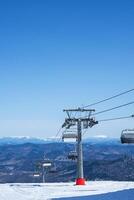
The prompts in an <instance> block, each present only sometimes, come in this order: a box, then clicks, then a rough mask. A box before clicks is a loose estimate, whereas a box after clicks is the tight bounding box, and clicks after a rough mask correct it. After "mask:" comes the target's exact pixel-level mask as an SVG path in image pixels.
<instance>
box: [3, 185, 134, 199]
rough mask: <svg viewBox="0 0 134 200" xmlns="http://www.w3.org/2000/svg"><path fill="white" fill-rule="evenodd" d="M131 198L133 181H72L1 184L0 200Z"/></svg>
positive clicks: (133, 186) (133, 192)
mask: <svg viewBox="0 0 134 200" xmlns="http://www.w3.org/2000/svg"><path fill="white" fill-rule="evenodd" d="M47 199H65V200H69V199H70V200H71V199H72V200H78V199H90V200H100V199H101V200H133V199H134V182H114V181H91V182H87V184H86V185H85V186H75V185H74V183H44V184H40V183H39V184H38V183H35V184H34V183H33V184H21V183H16V184H1V185H0V200H47Z"/></svg>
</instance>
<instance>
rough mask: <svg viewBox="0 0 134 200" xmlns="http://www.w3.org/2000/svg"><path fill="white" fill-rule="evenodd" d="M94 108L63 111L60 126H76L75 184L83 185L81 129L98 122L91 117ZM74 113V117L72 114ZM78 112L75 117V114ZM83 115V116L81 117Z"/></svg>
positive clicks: (67, 127)
mask: <svg viewBox="0 0 134 200" xmlns="http://www.w3.org/2000/svg"><path fill="white" fill-rule="evenodd" d="M94 111H95V110H94V109H83V108H78V109H65V110H63V112H66V114H67V118H66V119H65V122H64V124H63V125H62V128H64V127H65V128H66V129H69V128H70V127H72V126H75V125H76V126H77V178H76V185H85V179H84V173H83V151H82V129H87V128H88V127H90V128H91V127H92V126H94V125H95V124H98V121H95V119H94V118H92V117H91V114H92V112H94ZM73 113H75V115H74V117H71V116H73V115H72V114H73ZM77 113H78V114H79V116H78V117H76V116H77V115H76V114H77ZM82 115H83V117H82Z"/></svg>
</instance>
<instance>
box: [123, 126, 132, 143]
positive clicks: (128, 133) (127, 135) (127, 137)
mask: <svg viewBox="0 0 134 200" xmlns="http://www.w3.org/2000/svg"><path fill="white" fill-rule="evenodd" d="M120 139H121V143H122V144H123V143H128V144H129V143H131V144H132V143H134V129H125V130H123V131H122V132H121V137H120Z"/></svg>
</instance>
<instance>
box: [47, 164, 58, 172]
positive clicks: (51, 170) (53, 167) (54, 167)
mask: <svg viewBox="0 0 134 200" xmlns="http://www.w3.org/2000/svg"><path fill="white" fill-rule="evenodd" d="M56 172H57V168H56V166H55V165H54V166H52V167H51V168H50V170H49V173H52V174H53V173H56Z"/></svg>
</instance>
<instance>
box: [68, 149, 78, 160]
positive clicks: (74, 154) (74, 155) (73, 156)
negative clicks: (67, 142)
mask: <svg viewBox="0 0 134 200" xmlns="http://www.w3.org/2000/svg"><path fill="white" fill-rule="evenodd" d="M77 157H78V156H77V152H76V151H70V152H69V154H68V159H70V160H76V159H77Z"/></svg>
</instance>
